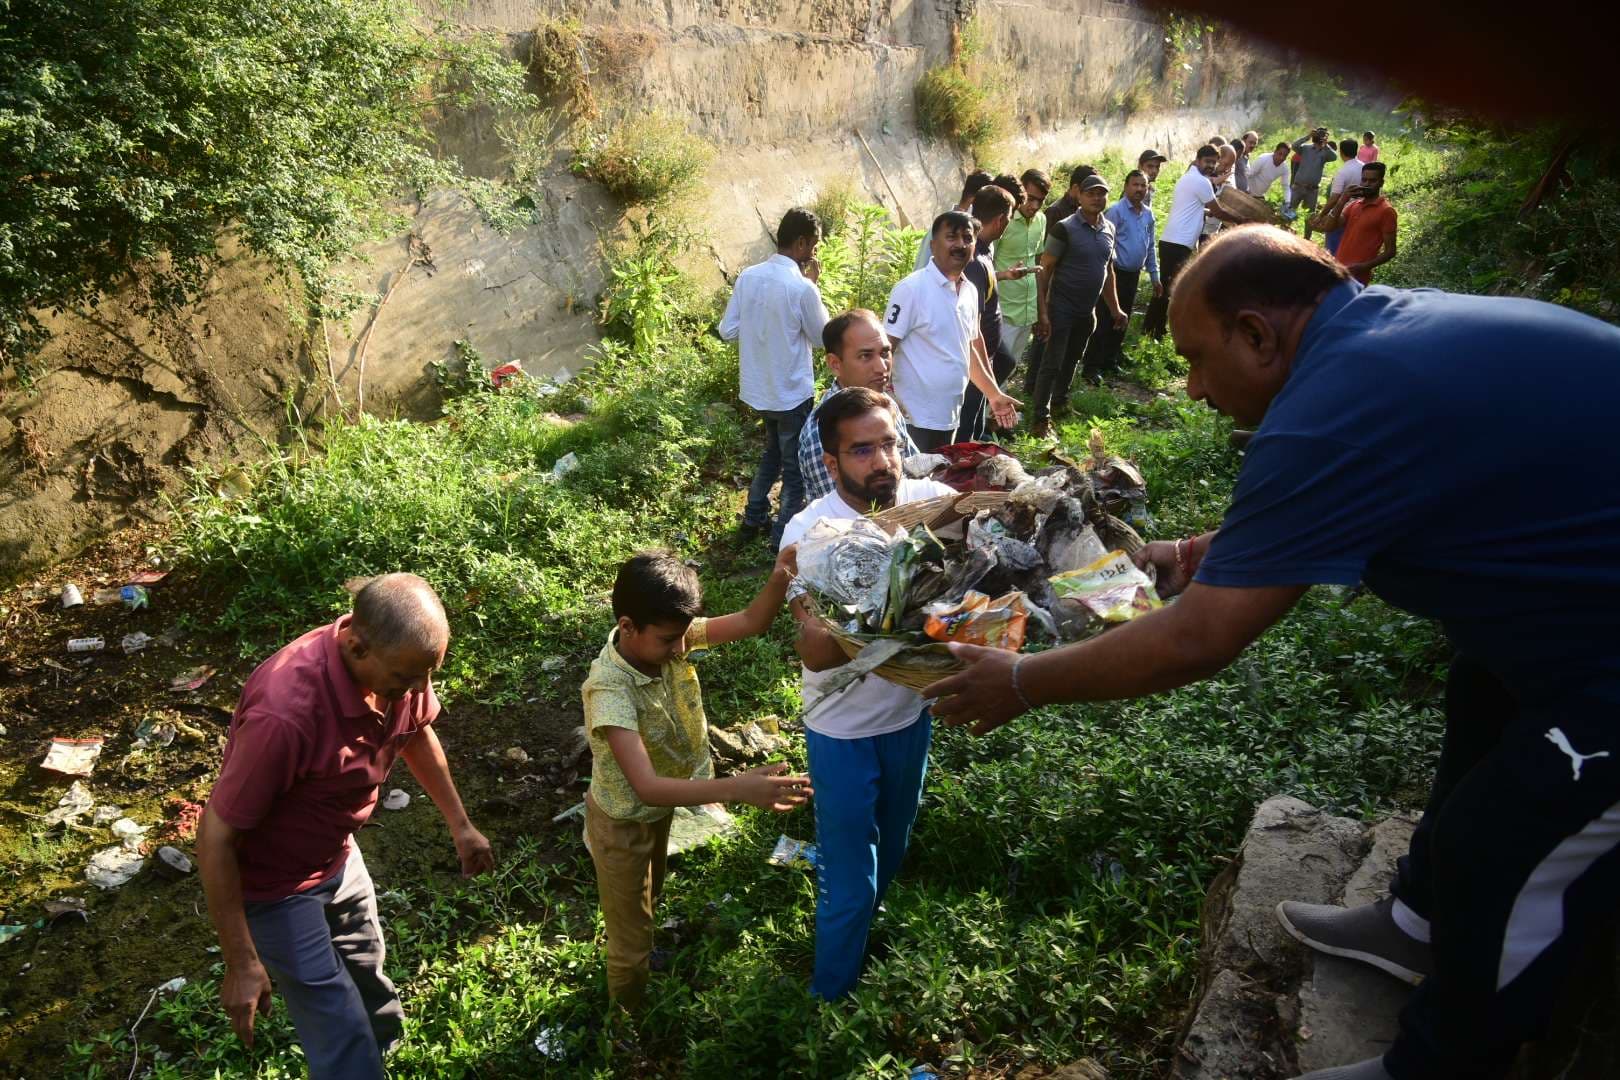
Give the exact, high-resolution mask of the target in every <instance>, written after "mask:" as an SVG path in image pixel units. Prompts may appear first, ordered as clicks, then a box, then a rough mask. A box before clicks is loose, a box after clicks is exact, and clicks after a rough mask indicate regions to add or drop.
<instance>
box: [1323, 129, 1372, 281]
mask: <svg viewBox="0 0 1620 1080" xmlns="http://www.w3.org/2000/svg"><path fill="white" fill-rule="evenodd" d="M1360 150H1361V148H1360V147H1359V146H1357V145H1356V140H1354V139H1340V140H1339V171H1338V172H1336V173H1334V174H1333V181H1332V182H1331V183H1330V184H1328V201H1327V205H1326V206H1324V207H1322V216H1323V217H1326V216H1327V215H1328V214H1330V213H1331V212H1332V211H1333V209H1334V208H1335V207H1337V206H1339V205H1340V204H1341V203H1343V202H1344V201H1345V198H1344V193H1345V191H1346V190H1348V189H1349V188H1353V187H1356V186H1358V185H1359V184H1360V183H1361V164H1362V163H1361V159H1360V158H1359V157H1357V156H1356V155H1357V153H1359V152H1360ZM1343 236H1344V230H1343V229H1334V230H1333V231H1332V232H1329V233H1323V234H1322V246H1323V247H1325V248H1327V249H1328V253H1329V254H1330V255H1337V254H1338V253H1339V240H1340V239H1341V238H1342V237H1343Z"/></svg>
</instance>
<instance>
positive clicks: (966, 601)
mask: <svg viewBox="0 0 1620 1080" xmlns="http://www.w3.org/2000/svg"><path fill="white" fill-rule="evenodd" d="M927 614H928V622H927V623H926V624H925V625H924V627H923V632H924V633H925V634H927V635H928V636H929V637H931V638H933V639H934V640H935V641H957V642H961V643H963V644H966V645H988V646H990V647H991V648H994V649H1011V650H1012V651H1013V652H1017V651H1018V650H1019V649H1021V648H1023V647H1024V624H1025V623H1027V622H1028V621H1029V612H1028V599H1027V598H1026V597H1025V596H1024V594H1023V593H1021V592H1010V593H1007V594H1005V595H1003V596H998V597H996V598H995V599H994V600H992V599H990V598H989V597H988V596H986V595H985V594H984V593H982V592H976V591H974V590H971V589H970V590H968V593H967V595H966V596H964V597H963V598H962V600H961V601H960V602H959V603H953V602H951V601H944V600H942V601H940V602H939V603H937V604H931V605H929V607H928V612H927Z"/></svg>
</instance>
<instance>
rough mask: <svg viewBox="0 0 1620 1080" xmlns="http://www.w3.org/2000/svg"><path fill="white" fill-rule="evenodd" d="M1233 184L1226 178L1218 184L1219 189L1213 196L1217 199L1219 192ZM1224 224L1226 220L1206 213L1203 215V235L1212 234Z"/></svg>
mask: <svg viewBox="0 0 1620 1080" xmlns="http://www.w3.org/2000/svg"><path fill="white" fill-rule="evenodd" d="M1233 186H1235V185H1234V184H1233V182H1232V181H1231V180H1228V181H1227V182H1226V183H1224V184H1222V185H1221V186H1220V190H1219V191H1216V192H1215V197H1216V198H1217V199H1219V198H1220V197H1221V192H1222V191H1225V190H1226V189H1227V188H1229V187H1233ZM1225 224H1226V222H1224V221H1220V220H1218V219H1216V218H1212V217H1210V216H1208V215H1207V214H1206V215H1205V216H1204V228H1203V235H1205V236H1214V235H1215V234H1216V233H1218V232H1220V231H1221V226H1222V225H1225Z"/></svg>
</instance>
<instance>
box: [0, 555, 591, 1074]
mask: <svg viewBox="0 0 1620 1080" xmlns="http://www.w3.org/2000/svg"><path fill="white" fill-rule="evenodd" d="M164 541H165V534H164V531H163V529H162V527H161V526H145V527H143V528H138V529H131V530H126V531H125V532H123V533H120V534H118V535H117V536H115V537H113V538H111V539H110V540H107V541H104V542H102V543H100V544H97V545H95V546H93V547H91V548H89V549H87V550H86V551H85V553H84V554H83V555H81V556H79V557H78V558H75V559H73V560H71V561H69V562H67V563H64V564H62V565H60V566H58V567H55V568H53V569H52V570H50V571H48V572H47V573H46V574H45V575H43V576H40V577H38V578H36V579H34V580H31V581H26V582H23V583H22V584H20V585H18V586H16V587H14V588H12V589H10V590H8V591H6V592H5V593H3V594H0V724H3V725H4V727H5V733H4V734H3V735H0V866H3V867H4V871H3V874H0V924H12V925H18V924H22V925H26V926H27V927H28V929H27V930H25V931H24V932H23V933H22V934H21V935H20V936H18V937H15V938H13V939H12V940H9V941H5V942H3V943H0V1076H21V1075H24V1074H25V1073H32V1074H34V1075H44V1074H45V1073H53V1072H54V1071H55V1069H54V1068H47V1069H45V1070H44V1071H43V1072H42V1071H41V1067H40V1065H41V1062H51V1061H54V1062H60V1061H61V1060H62V1058H63V1056H64V1048H65V1047H66V1045H67V1044H68V1042H69V1041H71V1040H75V1039H77V1040H84V1039H87V1038H89V1037H90V1036H92V1035H94V1034H96V1033H98V1032H102V1031H106V1030H109V1029H113V1028H119V1027H128V1026H129V1024H130V1023H131V1022H133V1021H134V1020H135V1018H136V1016H137V1015H138V1014H139V1012H140V1009H141V1006H142V1004H143V1003H144V1002H145V1001H146V998H147V995H148V994H149V993H150V991H151V988H152V987H154V986H156V985H157V984H158V983H159V982H161V981H164V980H166V979H170V978H173V977H174V976H177V975H183V976H185V977H187V978H188V979H197V978H199V977H203V976H206V975H207V974H208V973H209V968H210V966H211V965H213V964H214V963H215V962H217V960H218V957H217V956H216V955H214V954H212V953H210V951H209V950H210V948H211V947H212V946H214V945H215V940H214V935H213V932H212V929H211V927H210V925H209V923H208V919H207V913H206V911H205V909H204V906H203V894H202V887H201V884H200V883H199V882H198V880H197V877H196V875H195V873H193V874H191V875H190V876H187V877H183V878H179V879H173V878H170V877H167V876H164V875H163V874H161V873H159V872H158V870H157V869H156V868H155V863H156V860H155V859H153V858H150V857H149V858H148V859H147V863H146V866H145V868H144V869H143V870H142V872H141V873H140V875H139V876H138V877H136V878H135V879H133V880H132V881H130V882H129V883H128V884H126V885H124V886H122V887H119V888H116V889H111V890H107V891H103V890H101V889H99V888H97V887H96V886H94V885H92V884H90V883H89V882H88V881H86V880H85V877H84V868H85V865H86V863H87V862H88V860H89V859H90V857H91V855H93V854H94V853H95V852H97V851H99V850H101V849H103V848H106V847H110V846H113V845H115V844H116V843H117V840H116V838H115V837H114V836H113V834H112V833H111V831H110V830H109V827H108V826H107V825H106V824H101V825H95V824H92V823H91V816H90V815H89V814H86V815H85V816H83V817H81V818H79V819H78V823H77V827H75V826H68V825H47V824H46V823H45V822H44V821H43V820H42V817H43V815H45V814H46V813H47V812H49V811H50V810H51V809H53V808H54V807H55V806H56V805H57V803H58V800H60V799H61V798H62V796H63V795H64V794H66V792H67V791H68V788H69V785H70V782H71V778H69V777H64V776H59V775H56V774H53V773H49V772H46V771H44V770H43V769H42V768H41V767H40V765H39V763H40V762H41V761H42V760H43V759H44V757H45V754H46V751H47V749H48V746H49V743H50V741H51V739H52V738H53V737H63V738H90V737H95V736H99V737H101V738H103V739H105V744H104V748H103V751H102V755H101V757H100V759H99V761H98V762H97V763H96V766H95V770H94V773H93V774H92V775H91V776H90V777H89V778H88V780H87V781H86V783H87V784H88V786H89V787H90V790H91V792H92V793H93V795H94V797H95V800H96V805H97V806H98V807H100V806H106V805H111V806H116V807H119V808H120V809H121V810H122V811H123V813H124V814H125V815H126V816H128V817H130V818H132V819H134V820H135V821H136V822H137V823H139V824H142V825H147V826H151V827H152V828H151V830H150V831H149V832H148V833H147V837H148V839H147V841H146V843H145V847H146V848H147V850H148V851H151V850H155V849H156V847H157V846H159V844H162V843H172V844H174V845H175V846H178V847H179V848H180V849H181V850H182V851H184V852H186V853H187V854H191V853H192V845H191V843H190V840H189V839H187V838H186V837H184V836H181V835H176V832H175V829H174V824H175V823H176V819H177V818H178V817H179V816H180V813H181V810H180V800H186V801H189V802H193V803H200V802H202V801H203V800H204V799H206V797H207V794H208V791H209V788H210V787H211V785H212V784H213V781H214V778H215V777H216V775H217V774H218V769H219V757H220V748H221V746H222V744H223V741H224V735H225V732H226V730H227V728H228V727H229V724H230V719H231V710H232V708H233V707H234V705H235V702H236V696H237V693H238V691H239V690H240V689H241V685H242V681H243V680H244V679H245V678H246V677H247V676H248V675H249V674H250V673H251V672H252V670H253V668H254V666H255V665H256V664H257V663H258V662H259V661H260V660H262V659H263V658H264V656H267V655H268V654H269V652H270V651H273V648H274V646H267V645H259V644H252V645H247V646H245V647H244V645H243V643H241V642H240V641H238V640H236V639H234V638H232V637H228V636H224V635H221V634H220V633H219V632H218V631H217V630H216V629H214V627H215V622H216V617H217V615H218V612H219V611H220V609H221V608H222V606H223V604H224V602H225V599H226V597H225V596H223V595H221V594H220V592H219V591H218V590H210V589H208V588H206V587H204V586H203V585H202V584H200V583H199V582H197V581H196V580H194V579H192V578H190V577H189V576H188V574H187V571H186V569H185V568H184V567H180V568H177V569H174V570H173V571H172V572H171V573H170V574H169V576H168V577H166V578H165V579H164V580H163V581H162V582H160V583H158V584H156V585H153V586H151V588H150V592H151V606H150V608H148V609H146V610H137V611H126V610H125V609H124V608H123V607H122V606H121V605H117V604H114V605H109V606H100V607H98V606H95V605H93V604H92V603H90V597H91V595H92V593H93V592H94V590H96V589H100V588H109V587H117V586H119V585H121V584H123V583H124V582H125V581H126V580H128V579H129V577H131V576H132V575H133V574H135V573H137V572H140V571H143V570H148V571H149V570H154V569H158V570H162V569H168V567H167V566H166V564H165V563H164V562H163V559H164V555H163V552H164ZM154 559H156V560H157V563H156V565H155V566H154ZM67 581H72V582H74V583H76V584H77V585H78V586H79V588H80V589H81V590H82V592H83V594H84V596H85V598H86V604H85V606H83V607H80V608H74V609H69V610H64V609H63V608H62V607H61V605H60V602H59V599H58V596H59V593H60V589H61V586H62V584H63V583H64V582H67ZM135 631H144V632H145V633H147V634H148V635H150V636H151V637H152V638H154V639H157V640H154V642H153V643H152V644H151V645H150V646H148V647H147V648H146V649H145V650H143V651H141V652H138V653H135V654H133V655H128V656H126V655H125V654H124V653H123V652H122V651H120V649H119V641H120V639H122V638H123V637H124V635H126V634H129V633H132V632H135ZM90 636H100V637H102V638H104V639H106V641H107V648H106V649H105V650H103V651H101V652H96V653H89V654H75V653H69V652H68V651H67V649H66V644H67V641H68V640H69V639H70V638H79V637H90ZM243 652H247V653H248V654H249V655H247V656H242V655H240V654H241V653H243ZM203 665H206V666H212V667H214V668H215V669H216V671H215V673H214V674H213V675H212V677H211V678H210V679H209V680H208V681H207V682H206V683H205V684H204V685H203V686H201V687H200V688H199V689H197V690H195V691H186V692H174V691H172V690H171V689H170V683H171V680H172V679H173V678H174V677H175V676H176V675H179V674H181V673H185V672H190V671H192V670H193V669H195V668H197V667H199V666H203ZM576 685H577V680H574V681H568V680H567V679H566V678H559V680H558V681H557V683H556V684H555V685H553V686H551V687H543V688H538V689H537V690H536V691H535V693H536V694H537V695H538V696H537V697H535V698H534V699H533V700H530V701H529V702H527V703H526V704H524V705H521V706H518V707H516V708H511V707H508V708H501V709H489V708H485V707H482V706H476V705H469V706H456V707H454V708H447V709H446V710H445V713H444V715H443V717H442V718H441V720H440V721H439V728H438V730H439V732H440V737H441V739H442V740H443V742H444V744H445V750H446V753H447V754H448V755H449V758H450V762H451V768H452V771H453V773H454V775H455V778H456V782H457V785H458V786H459V788H460V790H461V793H462V798H463V800H464V801H465V803H466V804H467V808H468V811H469V813H470V814H471V815H472V818H473V820H474V822H475V823H476V824H477V825H478V826H479V828H480V829H482V830H483V831H484V833H485V834H486V835H487V836H489V838H490V839H491V841H492V842H493V843H494V844H495V845H496V847H497V850H499V848H500V847H501V846H503V845H506V846H510V845H513V844H515V843H516V841H517V839H518V838H519V837H522V836H529V837H539V838H541V840H542V845H543V847H542V850H543V851H544V850H545V849H546V848H549V847H551V845H552V844H556V845H559V846H560V845H561V844H563V843H566V842H569V841H570V840H571V836H570V832H571V826H570V825H566V824H565V825H553V824H552V823H551V818H552V816H553V815H554V814H556V813H557V812H558V811H559V810H562V809H565V808H566V807H567V806H570V805H572V804H573V803H574V802H577V801H578V799H579V798H580V797H581V794H582V793H583V791H584V788H585V782H586V779H587V778H588V774H589V766H588V760H587V761H586V762H585V763H584V769H583V774H582V773H581V772H580V771H579V768H578V767H577V766H576V765H575V763H574V760H573V756H572V752H573V749H574V745H575V734H574V732H575V729H576V728H577V727H578V725H579V723H580V716H579V706H578V696H577V694H576V693H574V689H575V686H576ZM148 720H158V721H160V722H161V721H167V722H170V723H176V722H178V723H177V727H178V729H179V732H180V733H179V734H178V735H177V737H176V738H175V740H174V742H173V743H172V744H170V745H169V746H167V747H165V748H159V749H146V750H140V751H133V750H132V746H131V744H132V743H133V742H134V740H135V737H136V736H135V733H136V731H137V729H138V728H140V726H141V725H142V723H143V722H145V721H148ZM513 746H521V747H523V748H524V750H525V752H526V753H527V754H528V755H529V757H530V760H529V761H528V762H527V763H519V762H515V761H512V760H510V759H509V758H508V757H507V756H506V753H505V751H506V750H507V749H508V748H510V747H513ZM389 786H390V787H399V788H402V789H404V790H405V791H407V792H409V793H411V794H412V796H413V799H412V802H411V805H410V806H409V807H408V808H407V809H406V810H404V811H401V812H398V813H387V812H384V811H381V810H379V811H378V812H377V814H376V818H375V824H373V825H368V826H367V827H366V828H365V829H364V830H363V831H362V833H361V843H362V844H363V845H364V849H365V852H366V861H367V863H368V864H369V865H370V866H371V869H372V874H373V876H374V877H375V878H376V880H377V882H378V887H379V888H380V889H386V888H388V887H389V886H390V884H391V883H400V882H408V883H410V884H411V885H413V886H420V885H424V884H443V885H445V886H448V885H449V884H450V883H451V882H452V881H453V880H454V879H455V877H456V876H457V873H458V865H457V862H456V857H455V851H454V849H453V848H452V846H451V844H450V840H449V837H448V835H447V834H446V832H445V830H444V825H443V821H442V819H441V818H440V817H439V815H438V814H437V812H436V811H435V809H434V808H433V805H432V803H431V802H430V801H429V800H427V799H426V798H425V797H424V796H422V793H421V791H420V789H419V788H418V787H417V785H416V784H415V782H414V780H413V779H412V777H411V776H410V773H409V771H408V770H406V769H404V768H398V769H396V770H394V772H393V775H392V776H391V778H390V781H389ZM164 826H167V828H165V827H164ZM63 897H78V898H81V899H82V900H84V901H85V905H86V909H87V911H86V917H85V918H83V919H81V918H79V917H78V916H75V915H68V916H64V917H62V918H60V919H58V920H57V921H56V922H54V923H51V922H47V923H46V925H45V926H43V927H35V926H34V924H35V923H36V922H39V921H40V920H43V919H46V909H45V907H44V905H45V903H46V902H47V901H50V900H53V899H60V898H63ZM152 1034H153V1035H158V1034H159V1032H158V1030H157V1029H156V1028H154V1029H153V1032H152Z"/></svg>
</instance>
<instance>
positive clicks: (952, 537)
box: [798, 432, 1160, 689]
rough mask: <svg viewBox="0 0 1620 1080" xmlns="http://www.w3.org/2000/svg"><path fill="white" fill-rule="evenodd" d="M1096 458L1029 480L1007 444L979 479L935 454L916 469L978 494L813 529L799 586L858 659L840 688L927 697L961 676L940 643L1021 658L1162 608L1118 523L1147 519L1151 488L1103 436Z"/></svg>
mask: <svg viewBox="0 0 1620 1080" xmlns="http://www.w3.org/2000/svg"><path fill="white" fill-rule="evenodd" d="M948 449H950V448H948ZM1091 450H1092V454H1091V456H1090V458H1088V459H1087V460H1086V462H1085V463H1084V465H1082V464H1080V463H1077V462H1075V461H1073V460H1070V459H1068V458H1066V457H1064V456H1062V455H1061V454H1057V453H1055V452H1054V453H1053V454H1052V458H1053V462H1052V464H1051V465H1049V466H1047V467H1045V468H1042V469H1040V470H1039V471H1038V472H1036V473H1035V474H1033V475H1031V474H1030V473H1029V472H1028V471H1027V470H1026V469H1025V468H1024V466H1023V464H1022V463H1021V462H1019V461H1018V460H1017V459H1016V458H1014V457H1012V456H1011V455H1009V454H1007V453H1005V452H1004V451H1001V449H1000V448H999V447H998V448H996V452H994V453H985V454H983V455H981V456H980V457H979V458H978V460H977V461H976V462H975V463H973V465H972V468H971V473H972V475H963V474H962V472H961V470H962V466H963V462H962V460H961V459H960V457H958V458H957V459H956V460H952V459H951V458H949V457H947V456H944V455H940V458H941V460H940V461H939V462H928V461H926V460H925V461H923V462H921V463H920V464H921V467H922V468H923V469H924V470H927V471H932V470H934V469H940V470H943V471H947V472H952V473H953V474H954V477H953V478H954V479H955V480H956V481H958V482H956V483H954V484H953V486H956V487H958V488H965V489H967V490H970V491H973V492H975V493H974V494H970V495H961V496H947V497H945V498H943V499H941V500H936V501H937V502H939V503H941V504H942V505H940V506H939V507H932V506H928V507H924V508H923V509H921V510H919V509H918V507H920V506H922V505H923V504H911V505H910V506H906V507H897V508H895V510H894V511H890V512H888V513H887V514H880V515H877V516H876V517H873V518H861V519H857V520H853V521H849V520H831V519H825V520H822V521H819V522H817V523H816V524H815V525H814V526H813V527H812V528H811V529H810V531H809V532H808V533H806V534H805V536H804V538H803V539H802V540H801V541H800V542H799V549H798V565H799V577H800V578H801V579H802V581H803V582H804V584H805V585H806V586H807V587H808V588H809V590H810V593H811V596H812V598H813V600H814V601H815V602H816V610H817V612H818V613H819V614H820V616H821V618H822V620H823V622H824V624H825V625H826V626H827V628H828V629H829V630H830V631H831V632H832V633H833V635H834V636H835V637H836V638H837V639H838V641H839V643H840V645H842V646H843V648H844V651H845V652H846V653H847V654H849V655H850V656H851V657H852V663H851V664H849V665H846V668H845V669H841V670H843V671H844V672H845V678H846V679H847V680H848V681H853V680H854V679H856V678H859V677H861V676H862V675H865V674H866V673H867V672H875V673H876V674H878V675H880V676H882V677H884V678H887V679H889V680H890V681H893V682H897V683H900V684H901V685H905V686H910V687H912V688H913V689H921V688H922V687H923V686H926V685H928V684H929V683H930V682H933V681H935V680H937V679H939V678H941V677H942V676H943V675H945V674H948V673H949V672H951V671H953V670H955V669H956V668H957V667H958V666H959V665H958V663H957V662H956V660H955V659H954V658H953V657H951V655H950V653H949V651H948V650H946V649H945V648H944V643H946V642H952V641H956V642H965V643H968V644H973V645H988V646H992V647H995V648H1002V649H1010V650H1013V651H1017V650H1019V649H1022V648H1023V647H1024V645H1025V643H1026V642H1027V641H1044V642H1060V641H1074V640H1077V639H1079V638H1083V637H1087V636H1089V635H1091V634H1094V633H1097V632H1099V631H1101V630H1102V629H1105V628H1106V627H1108V626H1110V625H1112V624H1115V623H1120V622H1125V621H1127V620H1129V619H1132V618H1135V617H1136V616H1137V615H1140V614H1142V613H1143V612H1146V611H1151V610H1153V609H1154V608H1156V607H1158V606H1160V601H1159V598H1158V596H1157V594H1156V593H1155V592H1154V583H1153V578H1152V576H1151V573H1149V572H1144V571H1143V570H1140V569H1138V568H1137V567H1136V566H1135V564H1134V563H1132V561H1131V558H1130V556H1131V555H1132V554H1133V553H1134V552H1135V551H1137V550H1138V549H1140V548H1141V547H1142V543H1143V542H1142V538H1141V537H1140V536H1139V535H1138V534H1137V532H1136V530H1135V529H1133V528H1132V527H1131V526H1130V525H1129V524H1128V523H1127V522H1126V521H1125V520H1124V518H1122V517H1121V516H1120V515H1121V514H1129V515H1131V516H1133V517H1137V518H1138V519H1140V520H1144V521H1145V520H1147V519H1146V511H1145V501H1146V485H1145V484H1144V483H1143V481H1142V477H1141V474H1140V473H1139V472H1137V470H1136V469H1135V467H1134V466H1132V465H1131V464H1130V463H1129V462H1126V461H1124V460H1123V459H1120V458H1117V457H1113V456H1111V455H1109V454H1107V452H1106V450H1105V449H1104V448H1103V446H1102V441H1101V436H1100V435H1098V434H1097V433H1095V432H1094V433H1093V439H1092V445H1091ZM922 456H923V457H924V458H926V457H928V456H929V455H922ZM915 462H917V458H912V459H908V462H907V464H908V471H909V467H911V466H912V465H913V463H915ZM927 471H925V472H924V475H927ZM991 493H998V494H991ZM952 510H954V511H955V513H954V514H953V513H951V512H950V511H952ZM901 511H910V513H899V512H901ZM950 517H955V518H956V520H954V521H952V522H951V523H950V524H948V525H946V524H941V522H942V519H944V518H950ZM896 519H903V520H904V521H905V522H906V524H896ZM931 525H934V526H937V527H931Z"/></svg>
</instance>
